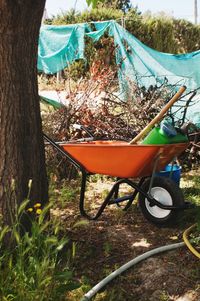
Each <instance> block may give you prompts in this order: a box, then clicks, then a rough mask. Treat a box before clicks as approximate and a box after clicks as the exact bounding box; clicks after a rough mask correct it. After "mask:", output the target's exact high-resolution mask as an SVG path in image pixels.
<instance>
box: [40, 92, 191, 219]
mask: <svg viewBox="0 0 200 301" xmlns="http://www.w3.org/2000/svg"><path fill="white" fill-rule="evenodd" d="M184 90H185V87H182V90H181V91H179V92H178V93H177V94H176V95H175V96H174V97H173V98H172V99H171V101H170V102H169V103H168V104H167V105H166V107H164V108H163V109H162V111H161V112H160V113H159V114H158V115H157V116H156V117H155V118H154V120H153V121H152V122H151V123H150V124H151V126H152V125H154V124H155V122H158V121H159V120H160V118H161V115H162V116H163V114H164V113H165V112H166V111H167V110H168V108H169V107H170V106H171V105H172V104H173V103H174V102H175V100H176V99H177V98H178V97H179V96H180V94H182V93H183V91H184ZM161 113H162V114H161ZM78 128H79V129H83V130H86V132H87V133H88V134H90V133H89V132H88V130H87V129H85V128H84V127H82V126H78ZM147 130H149V127H146V128H145V129H144V130H143V131H142V133H140V134H139V135H138V136H139V138H141V137H142V135H143V134H144V133H146V132H147ZM90 136H91V135H90ZM44 138H45V140H46V141H47V142H48V143H49V144H51V145H52V146H53V147H54V148H55V149H57V150H58V151H59V152H60V153H61V154H62V155H63V156H65V157H67V159H68V160H69V161H70V162H71V163H72V164H73V165H74V166H75V167H76V168H78V169H79V170H80V171H81V173H82V182H81V192H80V203H79V207H80V213H81V214H82V215H83V216H84V217H86V218H88V219H90V220H96V219H97V218H98V217H99V216H100V215H101V214H102V212H103V211H104V209H105V208H106V206H107V205H112V204H117V205H118V206H120V204H121V203H124V202H125V206H124V207H123V210H127V209H128V208H129V207H130V206H131V204H132V203H133V201H134V199H135V198H136V196H137V194H139V196H138V202H139V206H140V208H141V211H142V213H143V215H144V216H145V217H146V218H147V219H148V220H149V221H151V222H153V223H156V224H160V225H162V224H165V223H168V222H171V221H173V220H175V219H176V215H177V213H178V212H179V211H180V210H183V209H186V208H190V207H191V205H190V204H189V203H188V202H185V201H184V197H183V194H182V191H181V189H180V188H179V186H178V185H177V184H176V183H175V182H174V181H172V180H171V179H170V178H163V177H158V176H156V173H157V172H159V171H161V170H163V168H164V167H165V166H166V165H167V164H168V163H170V162H171V161H173V159H174V158H175V157H177V156H179V155H180V154H181V153H182V152H183V151H184V150H185V149H186V148H187V147H188V144H189V143H188V142H185V143H174V144H162V145H155V144H154V145H141V144H132V143H133V142H134V143H135V142H136V141H137V137H136V138H134V139H133V140H132V141H131V142H130V143H128V142H125V141H94V140H93V137H90V138H86V141H84V139H83V140H82V142H80V141H76V142H66V143H63V142H62V143H56V142H54V141H53V140H52V139H50V138H49V137H48V136H47V135H45V134H44ZM91 174H101V175H107V176H112V177H116V181H115V183H114V185H113V186H112V188H111V190H110V191H109V193H108V195H107V196H106V198H105V199H104V201H103V202H102V204H101V206H100V208H99V209H98V211H97V213H96V214H95V215H94V216H91V215H89V214H88V213H87V212H86V210H85V202H84V201H85V190H86V182H87V177H89V176H90V175H91ZM124 183H126V184H127V185H129V186H130V187H131V189H132V192H131V193H129V194H127V195H125V196H122V197H120V196H119V189H120V185H122V184H124Z"/></svg>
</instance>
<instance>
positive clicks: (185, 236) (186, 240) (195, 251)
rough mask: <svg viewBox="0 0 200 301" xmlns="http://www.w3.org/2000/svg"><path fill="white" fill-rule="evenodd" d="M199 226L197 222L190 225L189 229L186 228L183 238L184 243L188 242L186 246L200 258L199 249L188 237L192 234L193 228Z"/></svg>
mask: <svg viewBox="0 0 200 301" xmlns="http://www.w3.org/2000/svg"><path fill="white" fill-rule="evenodd" d="M196 226H197V224H194V225H192V226H191V227H189V228H188V229H186V230H185V231H184V233H183V240H184V243H185V244H186V246H187V247H188V249H189V250H190V251H191V252H192V253H193V254H194V255H195V256H196V257H198V258H200V253H199V252H197V250H196V249H195V248H194V247H193V246H192V245H191V243H190V242H189V239H188V235H189V234H190V232H191V230H192V229H193V228H195V227H196Z"/></svg>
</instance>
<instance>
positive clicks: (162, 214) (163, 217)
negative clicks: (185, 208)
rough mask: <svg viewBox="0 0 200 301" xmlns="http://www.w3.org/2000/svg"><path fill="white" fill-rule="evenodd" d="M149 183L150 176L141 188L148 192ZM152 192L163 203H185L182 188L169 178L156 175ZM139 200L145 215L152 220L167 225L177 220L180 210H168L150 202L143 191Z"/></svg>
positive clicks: (180, 204) (178, 204)
mask: <svg viewBox="0 0 200 301" xmlns="http://www.w3.org/2000/svg"><path fill="white" fill-rule="evenodd" d="M149 185H150V178H149V179H147V180H146V181H145V182H144V183H143V185H142V187H141V189H142V190H143V191H144V192H146V193H148V191H149ZM150 194H151V196H152V197H154V198H155V199H156V200H157V201H159V202H160V203H161V204H163V205H169V206H177V207H178V206H182V205H183V204H184V198H183V194H182V191H181V189H180V188H179V187H178V185H177V184H176V183H175V182H174V181H172V180H171V179H169V178H164V177H155V178H154V180H153V185H152V187H151V191H150ZM138 202H139V206H140V209H141V211H142V213H143V215H144V216H145V218H146V219H147V220H149V221H150V222H152V223H154V224H157V225H165V224H169V223H172V222H174V221H176V218H177V214H178V213H179V210H177V209H171V210H166V209H162V208H160V207H158V206H156V205H153V204H150V202H149V201H148V199H147V198H146V197H145V196H144V195H143V194H142V193H139V197H138Z"/></svg>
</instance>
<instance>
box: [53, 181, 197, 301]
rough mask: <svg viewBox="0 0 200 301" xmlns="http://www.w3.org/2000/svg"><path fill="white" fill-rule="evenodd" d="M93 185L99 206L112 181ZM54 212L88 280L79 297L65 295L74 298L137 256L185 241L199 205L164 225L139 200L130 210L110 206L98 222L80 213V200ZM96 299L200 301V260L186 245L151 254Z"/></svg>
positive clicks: (92, 198) (93, 201) (77, 268)
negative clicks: (153, 221) (152, 219)
mask: <svg viewBox="0 0 200 301" xmlns="http://www.w3.org/2000/svg"><path fill="white" fill-rule="evenodd" d="M89 185H90V188H89V192H88V199H89V203H90V208H92V210H95V208H94V207H97V206H98V204H100V203H101V201H102V197H105V194H106V193H107V191H108V190H109V185H110V184H103V183H102V182H101V181H98V182H97V183H91V184H89ZM100 191H101V192H100ZM86 207H87V206H86ZM54 214H59V215H60V217H61V219H62V221H63V223H64V225H65V228H66V231H67V233H68V236H69V237H70V239H71V241H72V242H73V244H74V245H75V246H76V253H75V257H74V258H73V267H74V273H75V276H76V278H77V279H79V280H80V279H81V281H82V282H83V283H87V284H88V286H87V285H86V288H85V291H84V290H82V291H81V293H80V292H78V293H77V297H76V294H75V295H74V294H73V296H72V295H69V296H68V297H67V300H69V301H71V300H80V296H83V293H86V292H87V291H88V290H89V288H91V287H92V286H94V285H95V284H97V283H98V282H99V281H101V280H102V279H103V278H104V277H106V276H107V275H109V274H110V273H111V272H112V271H114V270H116V269H117V268H119V267H120V266H121V265H123V264H125V263H126V262H128V261H130V260H131V259H133V258H135V257H136V256H138V255H141V254H143V253H145V252H147V251H149V250H151V249H154V248H156V247H160V246H164V245H167V244H172V243H176V242H181V241H182V234H183V231H184V230H185V229H186V228H187V227H189V226H190V225H192V224H193V223H194V221H195V217H194V215H195V214H196V213H195V209H190V210H187V211H185V212H182V213H181V216H180V217H179V218H178V219H177V221H176V223H175V225H174V226H171V227H162V228H160V227H157V226H155V225H153V224H151V223H149V222H148V221H147V220H145V218H144V217H143V215H142V214H141V212H140V209H139V208H138V206H137V204H135V205H132V207H131V208H129V210H128V211H127V212H124V211H122V210H121V209H120V208H117V206H116V205H112V206H109V208H108V209H106V210H105V212H104V213H103V214H102V216H101V217H100V218H99V219H98V220H97V221H86V220H85V219H83V218H82V217H81V216H80V213H79V208H78V201H77V202H69V203H68V204H67V205H66V208H65V209H64V208H62V209H58V208H57V209H55V210H54ZM93 300H95V301H97V300H98V301H99V300H108V301H172V300H173V301H200V260H199V259H197V258H196V257H195V256H194V255H193V254H192V253H191V252H190V251H189V250H188V249H187V247H182V248H179V249H176V250H174V251H169V252H166V253H162V254H159V255H156V256H153V257H150V258H149V259H146V260H145V261H143V262H141V263H139V264H137V265H136V266H134V267H132V268H130V269H129V270H127V271H126V272H125V273H123V274H122V275H120V276H119V277H118V278H116V279H115V280H114V281H112V282H111V283H110V284H109V285H107V286H106V287H105V289H104V291H102V292H100V293H99V294H97V296H96V297H95V299H93Z"/></svg>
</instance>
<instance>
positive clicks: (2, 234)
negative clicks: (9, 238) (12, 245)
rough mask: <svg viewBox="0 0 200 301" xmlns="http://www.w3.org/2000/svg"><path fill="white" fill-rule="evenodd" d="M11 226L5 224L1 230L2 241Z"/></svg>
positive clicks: (0, 238)
mask: <svg viewBox="0 0 200 301" xmlns="http://www.w3.org/2000/svg"><path fill="white" fill-rule="evenodd" d="M9 230H10V229H9V227H8V226H5V227H4V228H3V230H2V231H1V233H0V242H1V241H2V240H3V238H4V236H5V235H6V233H8V232H9Z"/></svg>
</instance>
